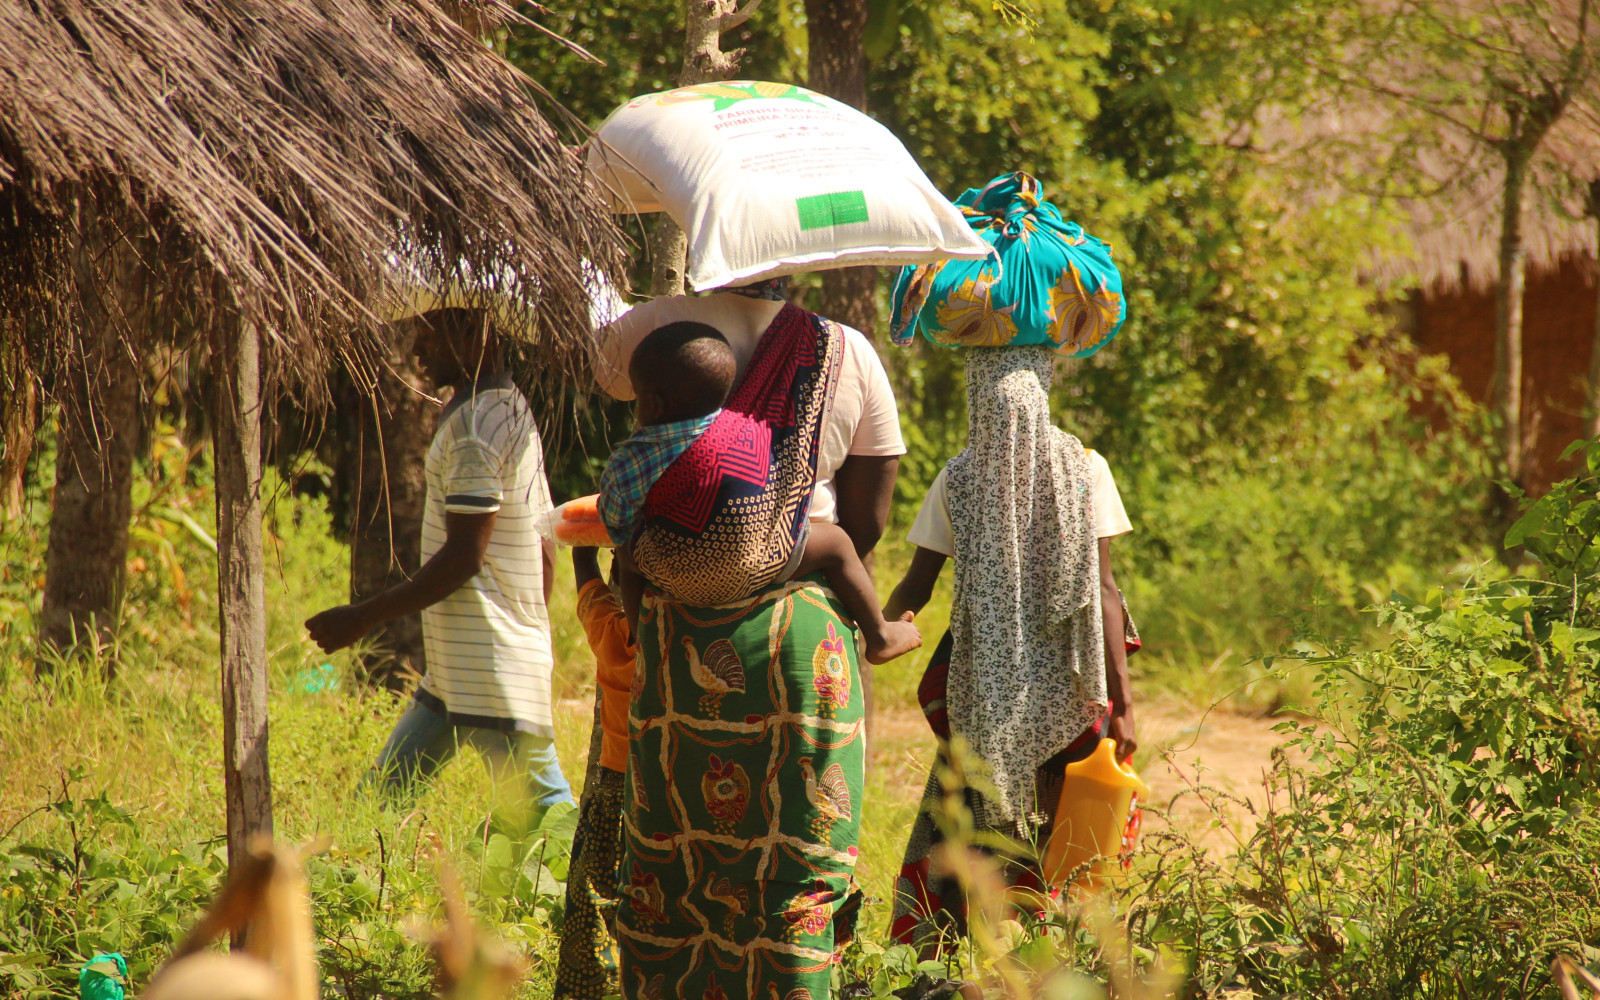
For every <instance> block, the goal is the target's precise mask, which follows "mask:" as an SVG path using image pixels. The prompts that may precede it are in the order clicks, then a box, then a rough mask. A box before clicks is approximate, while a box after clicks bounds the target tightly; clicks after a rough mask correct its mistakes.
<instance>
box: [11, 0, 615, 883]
mask: <svg viewBox="0 0 1600 1000" xmlns="http://www.w3.org/2000/svg"><path fill="white" fill-rule="evenodd" d="M480 6H484V7H491V8H498V5H497V4H493V3H485V4H482V5H480ZM498 12H501V13H505V10H504V8H498ZM397 244H404V245H407V246H409V247H410V248H411V251H412V253H413V254H415V255H417V257H418V259H419V260H421V261H422V262H423V264H424V265H425V266H426V267H427V268H428V270H430V271H431V272H432V273H435V274H439V275H444V276H449V275H452V274H455V275H457V276H459V277H461V278H463V279H465V278H467V277H468V276H469V275H479V276H481V275H495V276H497V282H498V284H499V285H500V286H501V287H495V288H493V289H490V290H488V291H486V292H485V294H486V295H487V294H493V295H494V296H495V298H496V299H497V300H500V301H504V300H508V299H509V300H513V301H518V302H520V303H521V305H522V307H523V308H525V309H526V310H527V311H529V312H531V313H535V314H536V315H537V316H538V318H539V325H540V335H541V336H542V337H543V339H544V341H545V344H546V347H547V348H549V349H548V350H547V351H545V353H544V356H545V357H546V358H547V359H553V363H557V364H559V363H560V360H561V358H562V357H563V356H564V355H563V350H562V349H563V347H565V348H568V349H570V351H571V352H572V353H571V354H570V355H567V356H570V357H571V358H573V359H576V358H577V357H578V353H577V352H579V351H581V349H582V342H583V340H584V339H585V338H586V335H587V330H588V326H589V307H588V300H587V296H586V294H585V291H584V265H583V260H584V259H587V260H589V261H591V262H593V263H594V264H595V265H596V266H598V267H599V268H600V269H601V271H602V272H604V273H609V274H619V273H620V271H621V266H622V249H621V240H620V237H619V235H618V234H617V231H616V230H615V229H614V228H613V227H612V224H611V223H610V221H609V215H608V213H607V210H606V203H605V200H604V198H603V197H602V196H601V193H600V192H598V191H596V190H594V189H593V188H592V187H591V186H590V182H589V181H588V180H587V179H586V176H585V174H584V173H583V171H582V170H581V168H580V165H579V163H578V162H577V160H576V159H575V158H574V157H573V156H571V155H570V154H569V153H568V152H567V151H566V149H565V147H564V146H563V144H562V143H561V142H560V140H559V137H558V135H557V133H556V131H555V130H554V129H553V128H552V126H551V125H550V124H549V123H548V122H547V121H546V120H545V119H544V118H543V117H541V115H540V113H539V110H538V107H537V106H536V104H535V103H534V97H533V95H532V93H531V88H530V87H529V84H528V81H527V80H526V79H525V78H523V77H522V76H520V75H519V74H518V73H517V71H516V70H514V69H513V68H512V67H511V66H510V65H509V64H507V63H505V62H504V61H503V60H501V59H500V58H499V57H498V56H496V55H495V54H494V53H493V52H491V51H490V50H488V49H487V48H485V47H484V46H482V45H481V44H480V43H479V42H478V41H477V40H476V39H475V38H473V37H472V36H471V35H469V34H468V33H467V32H466V31H464V30H463V29H462V28H460V27H459V26H458V25H457V24H456V23H455V21H453V20H452V19H451V18H450V17H448V16H447V15H446V13H445V12H444V11H443V10H442V9H441V7H439V6H437V5H435V4H433V3H431V2H427V0H359V2H354V3H345V4H320V3H305V2H295V0H288V2H282V0H279V2H267V0H117V2H110V0H88V2H85V0H35V2H31V3H25V4H3V5H0V347H3V348H4V350H0V354H3V355H4V356H5V357H7V358H9V359H11V361H10V362H8V365H7V366H6V367H7V370H8V371H10V370H12V369H14V367H15V364H16V359H17V358H19V357H22V358H26V359H27V362H28V364H29V365H30V366H31V367H32V368H33V369H34V370H35V371H41V370H42V371H45V372H47V373H51V375H52V377H50V378H47V379H46V381H47V382H48V383H49V384H51V385H53V386H54V388H55V390H56V392H57V395H58V398H60V399H61V401H62V405H63V412H64V416H65V422H64V426H63V438H64V440H63V450H64V451H65V452H68V453H71V454H73V455H75V456H76V457H77V462H78V464H79V466H80V467H79V468H78V469H77V470H75V471H76V473H77V478H78V480H79V481H80V482H81V484H82V488H83V490H84V491H85V492H86V493H87V494H88V497H87V500H86V502H88V503H91V504H92V503H106V502H110V503H115V502H116V498H114V497H113V498H110V499H109V500H108V499H107V498H106V497H103V496H96V495H95V494H96V491H97V490H101V491H103V490H104V489H105V484H107V483H111V482H114V480H115V477H114V475H112V473H114V472H115V470H114V469H110V468H108V466H107V462H108V461H123V460H126V458H125V457H124V456H125V455H131V452H129V451H128V445H127V443H126V441H123V440H121V439H120V438H119V435H121V434H122V431H123V428H122V427H121V426H119V424H118V421H117V418H116V412H115V410H116V407H117V405H119V398H120V397H118V395H117V393H118V391H119V390H118V389H116V388H115V387H116V386H117V385H126V384H128V383H127V379H126V377H125V376H126V374H127V373H128V371H129V370H130V369H131V368H132V367H133V366H136V365H138V364H140V363H141V359H142V357H143V356H144V354H145V352H146V351H147V350H148V349H149V347H150V345H151V344H152V342H153V341H154V340H155V339H156V335H157V334H158V333H159V334H160V335H161V337H163V338H167V339H168V340H169V342H170V341H171V340H176V342H177V343H178V344H179V346H181V347H184V348H187V349H189V350H192V351H199V352H204V355H205V357H207V358H208V359H209V361H208V363H209V371H210V374H211V383H212V384H211V385H210V386H209V387H208V389H209V394H210V396H211V398H212V400H213V402H212V407H211V410H212V412H211V415H210V422H211V430H212V435H213V442H214V446H215V462H216V481H217V494H218V502H217V527H218V543H219V557H218V595H219V601H220V603H221V636H222V643H221V645H222V650H221V659H222V699H223V709H224V740H225V747H224V755H223V756H224V768H225V773H226V786H227V812H228V834H229V844H230V849H231V850H233V851H237V850H238V849H240V848H241V847H242V845H243V844H244V843H245V842H246V840H247V838H248V836H249V835H250V834H251V833H254V832H258V831H262V830H266V829H270V825H271V804H270V783H269V781H268V773H267V754H266V750H267V719H266V669H265V667H266V664H265V660H266V652H265V648H264V643H265V639H264V607H263V604H264V586H265V583H264V578H263V571H262V558H261V506H260V504H261V497H260V479H261V423H260V420H261V410H262V405H263V399H264V398H267V399H270V398H271V397H272V396H273V395H274V394H276V393H279V392H292V393H295V394H297V395H298V396H299V397H301V398H302V399H304V400H305V401H308V402H310V403H312V404H315V403H316V402H317V401H318V400H320V399H322V398H324V397H325V395H326V378H327V375H328V374H329V373H330V372H331V371H333V370H335V368H336V367H338V366H340V365H342V366H344V367H345V368H346V369H348V370H351V371H352V372H353V373H354V374H355V375H356V377H357V379H358V381H361V382H363V383H368V384H370V380H371V378H372V375H373V371H374V367H375V361H376V359H378V358H380V357H381V356H382V354H381V352H380V350H379V349H378V348H379V346H380V338H381V337H382V331H383V329H384V327H383V324H382V323H381V322H380V320H379V317H378V316H377V315H376V314H375V313H374V311H373V309H372V308H371V307H372V306H373V305H374V304H376V303H379V302H382V301H385V300H387V299H389V298H391V297H393V296H397V295H399V294H403V290H402V289H398V288H396V287H393V286H394V283H395V281H396V277H395V274H394V272H393V270H392V269H391V268H389V267H388V266H386V260H385V257H386V251H387V250H388V249H389V248H391V247H393V246H395V245H397ZM464 283H467V282H464ZM22 345H25V346H26V349H25V350H22V349H19V348H20V347H21V346H22ZM73 435H77V438H76V442H74V441H73V440H71V439H72V438H73ZM107 456H110V457H109V459H108V457H107ZM124 481H125V480H124ZM123 502H125V501H123ZM78 541H80V542H81V541H82V540H81V539H80V540H78Z"/></svg>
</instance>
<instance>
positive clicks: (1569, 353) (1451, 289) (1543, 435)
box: [1246, 100, 1600, 491]
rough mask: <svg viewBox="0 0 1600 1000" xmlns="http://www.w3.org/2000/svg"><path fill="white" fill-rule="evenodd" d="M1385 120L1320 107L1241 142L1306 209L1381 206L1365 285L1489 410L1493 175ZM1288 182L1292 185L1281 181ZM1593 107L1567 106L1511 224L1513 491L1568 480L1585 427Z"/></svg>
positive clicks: (1477, 148) (1472, 153)
mask: <svg viewBox="0 0 1600 1000" xmlns="http://www.w3.org/2000/svg"><path fill="white" fill-rule="evenodd" d="M1409 135H1410V133H1408V132H1406V131H1405V130H1404V129H1402V128H1397V127H1396V123H1395V121H1394V117H1393V114H1392V113H1391V111H1390V110H1389V109H1386V108H1385V107H1384V106H1382V105H1380V104H1376V103H1371V102H1369V103H1367V104H1364V105H1361V106H1359V107H1351V106H1350V105H1349V104H1347V103H1341V102H1340V101H1339V100H1329V101H1326V102H1323V103H1321V104H1318V105H1316V106H1313V107H1311V108H1308V109H1303V110H1302V112H1301V114H1300V116H1299V117H1298V118H1295V119H1289V118H1286V117H1282V116H1281V115H1279V114H1278V113H1277V111H1276V109H1266V110H1264V111H1263V112H1262V121H1261V122H1259V123H1257V124H1256V126H1255V131H1254V132H1253V134H1250V135H1249V136H1248V138H1247V140H1246V144H1247V145H1248V146H1249V147H1250V148H1252V149H1255V150H1257V151H1258V152H1260V153H1263V154H1265V155H1266V157H1267V158H1268V159H1270V160H1272V161H1275V162H1277V163H1280V164H1289V165H1293V166H1295V167H1298V168H1299V173H1298V177H1299V183H1300V184H1301V185H1302V186H1303V188H1304V189H1303V190H1300V191H1297V192H1293V193H1291V194H1290V196H1289V200H1290V201H1291V202H1295V203H1298V204H1302V205H1305V204H1313V203H1316V202H1318V201H1320V200H1322V199H1324V198H1326V197H1327V196H1328V195H1329V193H1330V186H1329V183H1328V182H1329V180H1330V179H1337V178H1343V179H1344V180H1345V185H1344V186H1345V190H1347V191H1348V192H1350V193H1355V194H1360V195H1372V194H1377V195H1381V196H1382V197H1381V199H1380V200H1381V201H1383V202H1384V203H1386V204H1388V205H1389V206H1391V207H1393V208H1395V209H1397V211H1398V216H1399V219H1400V226H1399V228H1400V230H1401V231H1400V232H1399V233H1397V234H1394V235H1397V236H1398V237H1399V239H1398V240H1390V239H1388V238H1387V236H1388V234H1386V233H1384V232H1374V234H1373V236H1372V246H1371V248H1370V249H1371V252H1370V254H1369V255H1368V257H1367V259H1366V262H1365V267H1364V272H1363V275H1362V276H1363V278H1365V279H1366V280H1369V281H1372V282H1373V283H1375V284H1376V285H1377V286H1379V287H1381V288H1382V289H1384V290H1386V291H1388V292H1389V293H1391V294H1392V295H1394V296H1395V297H1397V298H1398V299H1399V303H1398V304H1399V306H1400V308H1399V310H1398V315H1399V317H1400V324H1401V326H1402V328H1403V329H1404V330H1405V332H1406V333H1407V334H1408V335H1409V336H1410V337H1411V338H1412V340H1413V341H1414V342H1415V344H1416V346H1417V347H1419V348H1420V349H1421V350H1422V351H1423V352H1424V353H1430V354H1443V355H1445V356H1447V357H1448V358H1449V361H1450V368H1451V370H1452V372H1453V373H1454V374H1455V375H1456V377H1457V378H1458V379H1459V380H1460V382H1461V384H1462V386H1463V388H1464V389H1465V390H1466V391H1467V392H1468V394H1469V395H1470V396H1471V397H1472V398H1473V399H1475V400H1477V401H1479V402H1481V403H1483V404H1484V405H1485V406H1490V405H1492V402H1493V398H1492V397H1493V381H1494V375H1495V284H1496V280H1497V279H1498V277H1499V267H1500V249H1501V248H1500V241H1501V238H1502V230H1501V221H1502V220H1501V215H1502V207H1503V204H1504V187H1505V165H1504V162H1503V160H1502V159H1501V158H1500V157H1499V156H1497V155H1496V154H1495V153H1494V151H1493V150H1490V149H1488V148H1486V147H1485V146H1484V145H1483V144H1481V143H1475V142H1472V141H1469V140H1468V139H1467V138H1465V137H1463V136H1460V135H1456V134H1452V133H1451V132H1450V131H1449V130H1448V129H1446V128H1444V127H1443V126H1441V127H1440V129H1439V131H1438V133H1437V134H1436V135H1434V136H1432V137H1431V144H1429V145H1426V146H1418V145H1414V144H1412V143H1411V142H1409V141H1408V137H1409ZM1290 176H1291V177H1292V176H1296V175H1295V173H1294V172H1293V171H1291V172H1290ZM1596 185H1600V107H1596V106H1595V105H1594V104H1593V103H1583V104H1579V105H1576V106H1574V107H1573V108H1572V109H1571V111H1570V112H1569V113H1568V115H1567V116H1566V117H1565V118H1564V119H1563V120H1562V121H1561V122H1560V123H1559V124H1558V125H1557V126H1556V127H1555V128H1554V129H1553V130H1552V132H1551V134H1550V135H1549V137H1548V138H1547V140H1546V141H1545V142H1544V144H1543V145H1542V146H1541V148H1540V151H1539V154H1538V155H1537V156H1536V157H1535V159H1534V161H1533V163H1532V164H1531V165H1530V174H1529V186H1528V192H1527V196H1526V199H1525V203H1524V206H1523V211H1522V214H1521V234H1520V235H1521V240H1522V247H1523V252H1524V254H1525V262H1526V277H1525V282H1526V283H1525V286H1524V291H1523V295H1522V299H1521V302H1522V308H1523V327H1522V377H1521V380H1520V382H1521V387H1522V391H1521V404H1522V405H1521V417H1522V419H1521V430H1522V439H1523V447H1522V451H1523V461H1522V483H1523V485H1524V486H1525V487H1527V488H1528V489H1530V490H1533V491H1540V490H1543V489H1544V488H1545V487H1546V486H1548V485H1549V484H1550V483H1551V482H1553V481H1554V480H1555V479H1557V478H1559V477H1560V476H1561V475H1563V474H1565V473H1566V472H1567V471H1569V470H1566V469H1563V468H1562V467H1561V463H1560V455H1561V452H1562V451H1563V450H1564V449H1565V448H1566V446H1567V445H1568V444H1569V443H1571V442H1572V441H1573V440H1574V439H1576V438H1578V437H1580V436H1583V435H1584V434H1585V433H1586V428H1587V427H1588V426H1590V425H1589V423H1588V421H1587V420H1586V416H1585V411H1586V408H1587V406H1588V403H1587V398H1588V393H1589V380H1590V374H1589V372H1590V365H1591V356H1592V355H1593V354H1594V348H1595V346H1596V344H1600V326H1597V322H1600V321H1597V318H1596V301H1597V298H1600V289H1597V287H1596V281H1597V276H1600V267H1597V265H1596V249H1597V248H1596V241H1597V227H1600V219H1597V217H1596V213H1597V212H1600V202H1596V200H1595V199H1596V195H1595V194H1594V193H1593V192H1594V191H1596V190H1600V189H1597V188H1596V187H1595V186H1596Z"/></svg>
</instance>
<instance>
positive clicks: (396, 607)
mask: <svg viewBox="0 0 1600 1000" xmlns="http://www.w3.org/2000/svg"><path fill="white" fill-rule="evenodd" d="M494 519H495V515H494V514H493V513H492V512H491V513H487V514H457V513H453V512H447V513H446V514H445V516H444V525H445V538H444V544H443V545H441V546H440V547H439V551H438V552H435V553H434V554H433V557H432V558H430V559H429V560H428V561H427V562H425V563H423V564H422V568H421V569H419V570H417V575H416V576H413V577H412V578H411V579H409V580H407V581H405V582H404V583H399V584H396V585H394V586H393V587H390V588H389V589H387V590H384V591H382V592H380V593H377V594H374V595H373V596H372V597H369V598H367V599H366V600H365V601H362V602H361V603H359V604H341V605H339V606H338V607H336V608H329V609H328V610H326V611H324V612H322V613H321V614H317V615H313V616H312V617H311V618H309V619H307V620H306V629H307V631H309V632H310V633H311V638H312V639H313V640H314V641H315V642H316V644H317V645H318V646H321V647H322V650H323V652H325V653H331V652H333V651H334V650H336V649H343V648H344V647H346V646H348V645H350V644H351V643H353V642H355V641H356V640H357V639H359V638H361V637H362V636H364V635H366V634H367V633H368V632H370V631H372V630H373V629H375V628H377V627H378V626H379V625H382V624H383V623H384V622H386V621H389V620H391V619H394V618H400V617H403V616H405V615H410V614H416V613H417V612H418V611H421V610H422V609H423V608H426V607H429V606H431V605H434V604H437V603H439V602H440V601H442V600H444V599H445V598H446V597H449V596H450V595H451V594H453V593H455V592H456V591H457V590H459V589H460V588H461V587H462V586H463V585H464V584H465V583H466V582H467V581H468V580H471V579H472V578H473V577H474V576H476V575H477V574H478V571H479V570H481V569H483V555H484V553H485V552H487V551H488V550H489V538H490V536H491V535H493V533H494ZM547 565H548V564H547ZM548 580H549V577H548V575H547V576H546V581H547V582H546V587H548V586H549V583H548Z"/></svg>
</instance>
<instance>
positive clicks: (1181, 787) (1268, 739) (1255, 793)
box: [870, 701, 1283, 852]
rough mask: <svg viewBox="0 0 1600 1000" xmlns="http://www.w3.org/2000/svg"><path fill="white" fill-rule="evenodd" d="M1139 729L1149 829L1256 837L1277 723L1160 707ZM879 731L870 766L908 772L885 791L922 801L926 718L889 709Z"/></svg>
mask: <svg viewBox="0 0 1600 1000" xmlns="http://www.w3.org/2000/svg"><path fill="white" fill-rule="evenodd" d="M1137 723H1138V735H1139V741H1140V743H1141V745H1142V746H1143V747H1144V748H1145V752H1144V753H1142V754H1141V755H1140V757H1141V759H1142V760H1143V761H1144V764H1143V770H1142V772H1141V775H1140V776H1141V777H1142V778H1144V780H1145V782H1146V783H1147V784H1149V785H1150V788H1151V791H1152V795H1151V798H1150V801H1149V803H1148V806H1149V808H1147V810H1146V813H1145V829H1146V830H1158V829H1162V828H1163V827H1170V828H1172V829H1174V830H1177V831H1181V832H1182V833H1183V834H1184V835H1186V836H1187V837H1189V838H1190V839H1192V840H1194V841H1196V842H1198V843H1201V844H1203V845H1205V846H1206V847H1207V848H1208V849H1211V850H1214V851H1218V852H1225V851H1228V850H1230V849H1232V848H1233V847H1234V846H1236V845H1237V844H1238V843H1239V842H1241V841H1242V840H1244V839H1246V838H1248V837H1249V836H1250V834H1251V833H1252V832H1254V830H1255V825H1256V822H1257V816H1258V815H1259V814H1260V813H1261V812H1262V810H1263V809H1264V807H1265V806H1266V803H1267V790H1266V786H1265V784H1264V782H1263V775H1264V773H1265V772H1266V770H1267V769H1268V768H1269V767H1270V766H1271V763H1272V751H1273V749H1274V748H1276V747H1277V746H1279V745H1280V744H1281V743H1282V742H1283V736H1282V734H1280V733H1276V732H1274V731H1273V726H1274V725H1276V724H1277V722H1276V720H1273V719H1264V718H1259V717H1254V716H1247V715H1240V714H1237V713H1234V712H1228V711H1224V710H1221V709H1218V710H1214V711H1212V712H1210V713H1205V712H1204V711H1203V710H1201V709H1195V708H1193V707H1191V706H1188V705H1184V704H1181V703H1177V702H1159V701H1158V702H1145V703H1143V704H1141V705H1140V706H1139V712H1138V716H1137ZM873 730H874V732H873V742H872V761H871V764H870V766H871V767H872V768H873V769H874V770H877V769H880V768H887V769H890V770H891V771H900V772H904V773H903V775H893V776H891V777H890V778H889V780H888V781H887V782H886V786H887V787H888V788H891V789H899V788H904V789H906V790H907V793H908V794H909V795H912V796H915V795H916V794H917V793H919V792H920V791H921V788H922V780H923V777H924V776H925V775H926V773H927V771H926V768H927V766H928V759H929V757H930V755H931V753H932V737H931V736H930V735H929V733H928V728H927V723H926V722H925V721H924V720H923V718H922V714H921V712H920V711H918V710H917V709H916V708H915V707H914V706H913V707H910V708H908V707H905V706H898V705H897V706H893V707H888V706H885V707H882V708H880V709H879V710H878V711H877V713H876V715H875V717H874V719H873ZM1197 788H1198V789H1204V794H1203V795H1202V794H1197V792H1196V789H1197ZM1208 802H1209V803H1210V804H1209V805H1208Z"/></svg>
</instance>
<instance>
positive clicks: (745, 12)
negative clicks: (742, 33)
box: [717, 0, 761, 31]
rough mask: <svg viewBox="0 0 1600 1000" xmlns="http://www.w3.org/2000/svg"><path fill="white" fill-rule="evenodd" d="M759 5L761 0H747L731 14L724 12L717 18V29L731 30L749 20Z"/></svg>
mask: <svg viewBox="0 0 1600 1000" xmlns="http://www.w3.org/2000/svg"><path fill="white" fill-rule="evenodd" d="M760 7H761V0H748V2H747V3H746V4H745V5H744V6H743V7H740V8H739V9H738V10H736V11H734V12H733V13H731V14H724V15H722V17H720V18H719V19H718V20H717V30H718V31H732V30H733V29H734V28H737V27H738V26H739V25H741V24H743V23H745V22H746V21H748V20H750V18H751V17H752V16H754V15H755V12H756V10H757V9H759V8H760Z"/></svg>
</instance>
